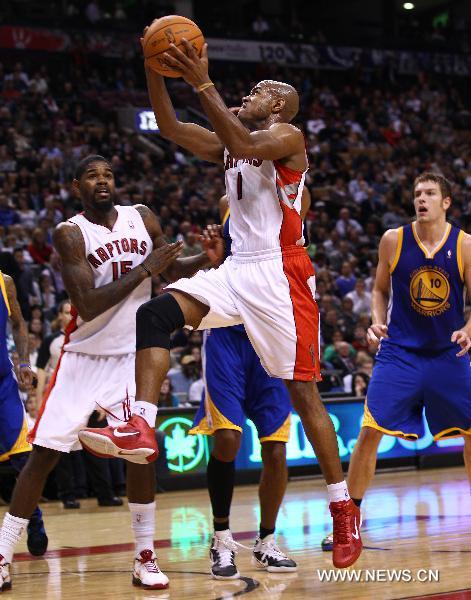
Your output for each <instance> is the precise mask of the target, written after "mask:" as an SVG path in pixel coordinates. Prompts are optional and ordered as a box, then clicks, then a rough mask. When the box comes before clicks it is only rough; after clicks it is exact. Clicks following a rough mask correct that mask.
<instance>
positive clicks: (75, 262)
mask: <svg viewBox="0 0 471 600" xmlns="http://www.w3.org/2000/svg"><path fill="white" fill-rule="evenodd" d="M53 241H54V246H55V248H56V250H57V252H58V253H59V256H60V257H61V264H62V267H61V272H62V278H63V280H64V285H65V288H66V290H67V293H68V294H69V298H70V300H71V302H72V304H73V306H74V307H75V308H76V310H77V311H78V313H79V315H80V317H81V318H82V319H83V320H84V321H91V320H92V319H94V318H95V317H98V315H101V314H102V313H104V312H105V311H106V310H108V309H109V308H111V307H112V306H115V304H118V302H121V300H124V298H126V297H127V296H128V295H129V294H130V293H131V292H132V291H133V290H134V289H135V288H136V287H137V286H138V285H139V284H140V283H142V282H143V281H144V279H146V278H147V277H149V275H158V274H159V273H162V272H163V271H165V269H166V268H167V267H168V265H169V264H170V263H171V262H172V261H174V260H175V258H176V257H177V256H178V255H179V254H180V252H181V249H182V243H181V242H176V243H175V244H166V245H165V246H162V247H161V248H158V249H157V250H154V251H153V252H152V253H151V254H150V255H149V256H148V257H147V258H146V259H145V261H144V262H143V263H141V264H140V265H138V266H137V267H135V268H134V269H131V270H130V271H128V272H127V273H126V274H124V275H123V276H122V277H120V278H119V279H117V280H116V281H113V282H111V283H108V284H107V285H104V286H102V287H98V288H95V283H94V277H93V272H92V267H91V266H90V263H89V262H88V260H87V257H86V256H85V244H84V241H83V237H82V234H81V232H80V229H79V228H78V227H77V226H76V225H73V224H70V223H61V224H59V225H58V226H57V227H56V229H55V230H54V235H53Z"/></svg>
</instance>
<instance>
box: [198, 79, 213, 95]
mask: <svg viewBox="0 0 471 600" xmlns="http://www.w3.org/2000/svg"><path fill="white" fill-rule="evenodd" d="M212 85H214V83H213V82H212V81H208V82H207V83H202V84H201V85H199V86H198V87H197V88H195V92H196V93H197V94H199V93H200V92H202V91H204V90H207V89H208V88H210V87H211V86H212Z"/></svg>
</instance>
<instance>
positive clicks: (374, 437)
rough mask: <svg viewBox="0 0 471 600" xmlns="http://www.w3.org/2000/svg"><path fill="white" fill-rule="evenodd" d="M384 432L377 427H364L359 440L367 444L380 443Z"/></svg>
mask: <svg viewBox="0 0 471 600" xmlns="http://www.w3.org/2000/svg"><path fill="white" fill-rule="evenodd" d="M383 435H384V434H383V432H382V431H379V430H378V429H375V428H374V427H362V428H361V430H360V435H359V436H358V441H357V443H358V442H360V443H363V444H367V445H373V446H374V445H378V444H379V443H380V441H381V438H382V437H383Z"/></svg>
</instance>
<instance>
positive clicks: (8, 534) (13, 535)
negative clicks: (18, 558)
mask: <svg viewBox="0 0 471 600" xmlns="http://www.w3.org/2000/svg"><path fill="white" fill-rule="evenodd" d="M28 523H29V519H22V518H21V517H14V516H13V515H11V514H10V513H5V516H4V517H3V525H2V529H1V530H0V554H1V555H2V556H3V558H4V559H5V560H6V562H7V563H11V560H12V558H13V552H14V550H15V546H16V544H17V543H18V542H19V541H20V539H21V536H22V535H23V533H24V531H25V530H26V527H27V525H28Z"/></svg>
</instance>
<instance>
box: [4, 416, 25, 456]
mask: <svg viewBox="0 0 471 600" xmlns="http://www.w3.org/2000/svg"><path fill="white" fill-rule="evenodd" d="M27 435H28V423H27V422H26V419H24V420H23V426H22V428H21V431H20V434H19V435H18V438H17V440H16V442H15V443H14V445H13V447H12V448H11V449H10V450H8V452H5V454H2V455H1V456H0V462H5V461H6V460H8V459H9V458H10V456H12V455H13V454H20V453H21V452H30V451H31V450H32V449H33V446H31V444H29V443H28V442H27V441H26V436H27Z"/></svg>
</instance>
